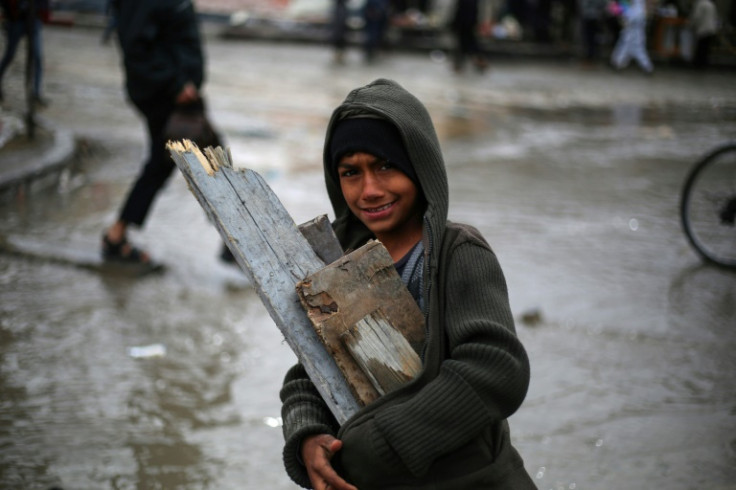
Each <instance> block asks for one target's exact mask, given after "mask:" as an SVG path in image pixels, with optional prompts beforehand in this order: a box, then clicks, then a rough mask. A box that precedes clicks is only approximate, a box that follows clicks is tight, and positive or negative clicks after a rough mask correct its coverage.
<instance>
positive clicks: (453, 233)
mask: <svg viewBox="0 0 736 490" xmlns="http://www.w3.org/2000/svg"><path fill="white" fill-rule="evenodd" d="M443 242H445V243H447V244H448V245H451V246H457V245H460V244H463V243H467V242H470V243H471V244H474V245H478V246H481V247H483V248H487V249H488V250H491V246H490V245H489V244H488V242H487V241H486V239H485V238H484V237H483V235H482V234H481V232H480V231H479V230H478V228H476V227H475V226H473V225H469V224H467V223H457V222H454V221H449V220H448V221H447V225H446V226H445V236H444V239H443Z"/></svg>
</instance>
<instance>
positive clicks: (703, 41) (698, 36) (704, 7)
mask: <svg viewBox="0 0 736 490" xmlns="http://www.w3.org/2000/svg"><path fill="white" fill-rule="evenodd" d="M717 22H718V17H717V14H716V6H715V4H714V3H713V1H712V0H696V1H695V5H694V6H693V10H692V13H691V14H690V18H689V23H690V27H691V28H692V30H693V34H694V35H695V55H694V56H693V66H695V67H697V68H705V67H707V66H708V64H709V63H710V50H711V46H712V44H713V40H714V39H715V37H716V33H717V32H718V24H717Z"/></svg>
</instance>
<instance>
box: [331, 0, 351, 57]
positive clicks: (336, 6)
mask: <svg viewBox="0 0 736 490" xmlns="http://www.w3.org/2000/svg"><path fill="white" fill-rule="evenodd" d="M333 2H334V3H333V10H332V32H331V39H330V40H331V41H332V47H333V48H334V50H335V64H338V65H342V64H343V63H344V62H345V48H346V47H347V31H348V25H347V22H348V6H347V3H348V2H347V0H333Z"/></svg>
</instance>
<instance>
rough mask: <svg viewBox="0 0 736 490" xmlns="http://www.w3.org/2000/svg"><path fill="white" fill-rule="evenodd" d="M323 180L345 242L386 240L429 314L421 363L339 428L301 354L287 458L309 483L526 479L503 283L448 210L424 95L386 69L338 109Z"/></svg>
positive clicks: (475, 239)
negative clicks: (517, 435)
mask: <svg viewBox="0 0 736 490" xmlns="http://www.w3.org/2000/svg"><path fill="white" fill-rule="evenodd" d="M323 161H324V172H325V181H326V185H327V191H328V194H329V197H330V200H331V202H332V206H333V209H334V211H335V215H336V219H335V221H334V223H333V227H334V229H335V233H336V234H337V236H338V238H339V239H340V242H341V244H342V246H343V249H345V250H349V249H355V248H357V247H360V246H362V245H363V244H364V243H365V242H366V241H367V240H368V239H371V238H376V239H378V240H380V241H381V242H382V243H383V245H384V246H385V247H386V248H387V249H388V251H389V253H390V255H391V257H392V258H393V259H394V261H395V263H396V268H397V270H398V271H399V274H400V275H401V277H402V280H403V281H404V283H405V284H406V285H407V287H408V289H409V291H410V292H411V293H412V295H413V297H414V299H415V300H416V301H417V304H419V306H420V309H421V310H422V312H423V314H424V318H425V324H426V338H425V342H424V347H423V350H422V353H421V358H422V371H421V373H420V374H419V375H418V376H417V377H416V378H415V379H414V380H412V381H411V382H410V383H408V384H407V385H405V386H403V387H402V388H400V389H398V390H396V391H393V392H391V393H389V394H387V395H384V396H383V397H381V398H380V399H378V400H377V401H375V402H373V403H371V404H370V405H368V406H367V407H364V408H363V409H361V410H360V411H359V412H358V413H356V414H355V415H354V416H353V417H351V418H350V419H349V420H347V421H346V422H345V423H344V424H343V425H342V427H339V426H338V424H337V423H336V421H335V420H334V418H333V417H332V415H331V413H330V411H329V409H328V408H327V406H326V405H325V403H324V402H323V401H322V399H321V397H320V396H319V394H318V392H317V391H316V389H315V387H314V385H313V384H312V383H311V381H310V380H309V378H308V377H307V375H306V372H305V371H304V369H303V367H302V366H301V365H296V366H294V367H293V368H292V369H291V370H289V372H288V373H287V375H286V378H285V380H284V385H283V387H282V389H281V400H282V402H283V407H282V417H283V421H284V428H283V429H284V436H285V439H286V444H285V447H284V463H285V466H286V470H287V472H288V474H289V475H290V476H291V478H292V479H293V480H294V481H295V482H296V483H298V484H299V485H301V486H303V487H306V488H315V489H317V490H322V489H325V488H330V489H332V490H334V489H344V490H355V489H356V488H359V489H360V490H370V489H383V490H385V489H398V488H409V487H411V488H430V487H431V488H433V489H447V490H460V489H481V488H482V489H494V488H513V489H534V488H535V486H534V484H533V482H532V480H531V478H530V477H529V475H528V474H527V472H526V471H525V470H524V466H523V462H522V459H521V457H520V456H519V454H518V453H517V452H516V450H515V449H514V448H513V447H512V446H511V444H510V435H509V429H508V425H507V423H506V418H507V417H509V416H510V415H511V414H512V413H514V412H515V411H516V410H517V409H518V408H519V406H520V405H521V402H522V401H523V399H524V397H525V396H526V391H527V388H528V383H529V361H528V358H527V355H526V353H525V351H524V348H523V347H522V345H521V343H520V342H519V340H518V338H517V337H516V335H515V332H514V322H513V318H512V315H511V311H510V307H509V302H508V295H507V290H506V283H505V279H504V276H503V273H502V271H501V268H500V266H499V264H498V262H497V260H496V257H495V255H494V253H493V252H492V251H491V249H490V247H489V246H488V244H487V243H486V242H485V240H484V239H483V238H482V237H481V235H480V234H479V233H478V231H477V230H475V229H474V228H472V227H470V226H467V225H461V224H455V223H451V222H448V221H447V210H448V205H449V203H448V186H447V175H446V173H445V166H444V162H443V159H442V154H441V152H440V146H439V141H438V140H437V136H436V134H435V131H434V126H433V124H432V121H431V119H430V117H429V114H428V113H427V111H426V109H425V107H424V106H423V105H422V104H421V102H419V100H417V99H416V98H415V97H414V96H413V95H411V94H410V93H409V92H407V91H406V90H404V89H403V88H402V87H401V86H399V85H398V84H396V83H395V82H392V81H390V80H376V81H374V82H373V83H371V84H369V85H367V86H365V87H361V88H358V89H355V90H353V91H352V92H351V93H350V94H349V95H348V97H347V98H346V99H345V101H344V102H343V103H342V104H341V105H340V106H339V107H338V108H337V109H335V111H334V112H333V115H332V119H331V120H330V123H329V125H328V128H327V136H326V140H325V147H324V155H323Z"/></svg>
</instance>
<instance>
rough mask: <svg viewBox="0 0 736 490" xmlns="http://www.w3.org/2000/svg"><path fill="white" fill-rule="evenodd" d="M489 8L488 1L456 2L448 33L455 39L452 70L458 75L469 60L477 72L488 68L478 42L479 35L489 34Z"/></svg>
mask: <svg viewBox="0 0 736 490" xmlns="http://www.w3.org/2000/svg"><path fill="white" fill-rule="evenodd" d="M490 25H491V6H490V2H489V1H488V0H456V1H455V11H454V13H453V15H452V19H451V21H450V31H451V32H452V35H453V37H454V38H455V51H454V53H453V69H454V70H455V72H457V73H459V72H461V71H462V70H463V68H464V67H465V62H466V61H467V59H468V58H470V59H471V60H472V62H473V65H474V66H475V68H476V69H477V70H478V71H479V72H483V71H485V70H486V68H488V59H487V57H486V53H484V52H483V50H482V48H481V47H480V43H479V42H478V37H479V35H480V34H489V33H490Z"/></svg>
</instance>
